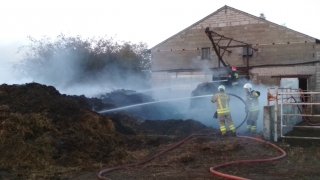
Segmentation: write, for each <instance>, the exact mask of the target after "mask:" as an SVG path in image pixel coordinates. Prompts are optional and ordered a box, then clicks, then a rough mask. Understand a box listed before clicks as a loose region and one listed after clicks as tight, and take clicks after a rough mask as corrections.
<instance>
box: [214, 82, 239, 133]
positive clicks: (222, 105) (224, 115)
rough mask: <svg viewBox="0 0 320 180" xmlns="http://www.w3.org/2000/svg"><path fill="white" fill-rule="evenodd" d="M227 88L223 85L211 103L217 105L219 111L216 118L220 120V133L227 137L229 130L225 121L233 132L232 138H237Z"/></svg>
mask: <svg viewBox="0 0 320 180" xmlns="http://www.w3.org/2000/svg"><path fill="white" fill-rule="evenodd" d="M225 89H226V88H225V87H224V86H223V85H220V86H219V87H218V93H216V94H214V95H213V97H212V99H211V102H212V103H216V107H217V111H216V113H215V116H214V118H218V120H219V125H220V131H221V134H222V136H225V135H226V133H227V128H226V125H225V121H227V123H228V125H229V129H230V131H232V134H231V136H236V127H235V126H234V124H233V122H232V118H231V114H230V108H229V101H230V97H229V95H228V94H226V93H225V92H224V91H225Z"/></svg>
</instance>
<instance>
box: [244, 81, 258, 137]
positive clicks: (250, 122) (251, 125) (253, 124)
mask: <svg viewBox="0 0 320 180" xmlns="http://www.w3.org/2000/svg"><path fill="white" fill-rule="evenodd" d="M243 88H244V89H245V91H246V99H245V102H246V104H247V106H246V113H247V114H248V116H247V131H246V133H245V134H246V135H254V134H255V133H256V131H257V120H258V116H259V112H260V106H259V99H258V98H259V96H260V92H259V91H255V90H253V89H252V85H251V84H250V83H246V84H245V85H244V86H243Z"/></svg>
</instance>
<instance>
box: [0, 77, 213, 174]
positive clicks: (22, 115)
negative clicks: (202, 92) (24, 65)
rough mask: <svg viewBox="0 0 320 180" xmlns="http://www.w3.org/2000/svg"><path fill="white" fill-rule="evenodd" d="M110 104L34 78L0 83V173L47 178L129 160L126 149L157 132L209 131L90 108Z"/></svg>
mask: <svg viewBox="0 0 320 180" xmlns="http://www.w3.org/2000/svg"><path fill="white" fill-rule="evenodd" d="M120 94H121V93H120V92H117V96H121V95H120ZM122 94H123V95H122V96H124V97H126V98H127V99H128V95H126V94H125V93H122ZM131 96H132V97H130V98H129V99H130V100H131V102H132V103H135V102H139V103H140V102H142V101H143V100H141V99H142V98H141V97H142V96H141V94H140V95H139V96H134V95H133V94H131ZM104 97H106V96H104ZM108 97H109V98H112V95H111V96H110V94H109V95H108ZM134 98H136V99H134ZM147 100H148V101H149V100H150V99H147ZM115 104H116V102H112V101H108V100H106V98H105V99H104V101H102V100H101V99H99V98H86V97H85V96H69V95H65V94H60V93H59V92H58V91H57V90H56V89H55V88H54V87H53V86H46V85H41V84H38V83H28V84H24V85H6V84H3V85H1V86H0V139H1V143H0V153H1V158H0V177H2V178H3V177H6V178H9V179H32V178H33V179H41V178H45V179H47V178H50V177H55V175H56V174H59V173H60V174H61V173H63V172H67V171H86V170H97V169H100V168H102V167H106V166H109V167H110V166H114V165H118V164H123V163H126V162H129V160H132V159H134V158H133V156H134V155H133V153H132V152H134V151H137V150H139V149H147V148H150V147H154V146H157V145H159V144H161V143H165V142H164V141H168V139H164V138H157V137H158V136H157V135H161V136H164V135H175V136H176V137H185V136H187V135H189V134H191V133H193V132H200V131H201V132H203V131H211V129H209V128H207V127H206V126H204V125H203V124H201V123H199V122H197V121H194V120H173V119H171V120H165V121H163V120H145V119H141V118H137V117H136V116H135V115H133V114H129V113H126V112H123V111H121V112H113V113H108V114H104V115H102V114H99V113H97V112H95V111H92V109H98V110H102V109H112V108H114V107H117V105H115ZM150 135H152V136H150ZM159 137H160V136H159ZM177 139H179V138H177ZM180 139H181V138H180ZM171 140H172V139H171Z"/></svg>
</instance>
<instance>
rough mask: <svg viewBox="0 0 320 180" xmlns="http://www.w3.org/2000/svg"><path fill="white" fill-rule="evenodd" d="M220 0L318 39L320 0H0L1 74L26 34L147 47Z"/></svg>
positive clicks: (220, 4) (211, 9) (201, 15)
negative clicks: (102, 39) (103, 39)
mask: <svg viewBox="0 0 320 180" xmlns="http://www.w3.org/2000/svg"><path fill="white" fill-rule="evenodd" d="M224 5H227V6H230V7H233V8H235V9H238V10H241V11H244V12H247V13H249V14H252V15H255V16H259V14H260V13H264V14H265V16H266V19H267V20H269V21H271V22H274V23H276V24H280V25H282V24H285V25H286V26H287V27H288V28H290V29H293V30H296V31H298V32H301V33H304V34H307V35H309V36H312V37H315V38H318V39H320V23H319V13H318V11H319V9H320V0H306V1H301V0H290V1H288V0H244V1H240V0H224V1H222V0H220V1H218V0H174V1H165V0H0V63H1V64H0V76H1V74H4V70H3V69H4V67H7V66H9V64H8V61H12V60H14V59H16V58H18V56H17V55H16V54H15V52H16V51H17V50H18V47H20V46H22V45H24V44H26V43H27V42H28V41H27V36H31V37H34V38H36V39H40V38H41V37H42V36H49V37H51V38H52V39H54V38H55V37H56V36H57V35H58V34H61V33H63V34H66V35H67V36H76V35H81V36H82V37H84V38H87V37H93V36H96V37H102V36H107V37H115V38H116V40H123V41H131V42H133V43H138V42H144V43H147V44H148V47H149V48H151V47H153V46H155V45H156V44H158V43H160V42H162V41H163V40H165V39H167V38H169V37H170V36H172V35H174V34H176V33H178V32H179V31H181V30H183V29H185V28H186V27H188V26H190V25H192V24H193V23H195V22H197V21H198V20H200V19H202V18H204V17H205V16H207V15H209V14H211V13H213V12H214V11H216V10H217V9H219V8H221V7H223V6H224ZM0 83H1V82H0Z"/></svg>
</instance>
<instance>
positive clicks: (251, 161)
mask: <svg viewBox="0 0 320 180" xmlns="http://www.w3.org/2000/svg"><path fill="white" fill-rule="evenodd" d="M228 95H231V96H234V97H237V98H239V99H240V100H241V101H242V102H243V103H244V104H245V106H246V103H245V101H244V100H243V99H242V98H241V97H239V96H237V95H235V94H228ZM247 116H248V114H247V113H246V117H245V119H244V120H243V121H242V123H240V125H238V126H237V127H236V129H238V128H239V127H241V126H242V124H243V123H244V122H245V121H246V119H247ZM198 136H207V134H191V135H189V136H188V137H186V138H184V139H183V140H181V141H180V142H178V143H177V144H175V145H173V146H171V147H170V148H168V149H165V150H162V151H160V152H159V153H157V154H156V155H154V156H152V157H150V158H147V159H144V160H142V161H140V162H137V163H131V164H125V165H121V166H115V167H111V168H106V169H103V170H101V171H100V172H99V173H98V175H97V178H98V179H100V180H109V179H108V178H106V177H104V176H103V175H104V174H105V173H107V172H111V171H115V170H118V169H124V168H127V167H132V166H137V165H142V164H146V163H148V162H149V161H152V160H153V159H155V158H157V157H159V156H161V155H162V154H164V153H166V152H169V151H171V150H173V149H175V148H177V147H179V146H180V145H182V144H183V143H185V142H186V141H188V140H190V139H191V138H193V137H198ZM237 137H240V138H247V139H251V140H255V141H259V142H263V143H266V144H269V145H270V146H272V147H274V148H276V149H277V150H279V151H280V152H282V155H281V156H278V157H274V158H269V159H254V160H240V161H232V162H226V163H224V164H220V165H216V166H213V167H210V172H211V173H212V174H214V175H217V176H220V177H225V178H229V179H235V180H247V179H246V178H242V177H238V176H233V175H229V174H224V173H221V172H218V171H216V169H219V168H222V167H225V166H229V165H233V164H240V163H254V162H267V161H275V160H279V159H281V158H284V157H285V156H286V152H285V151H284V150H282V149H281V148H280V147H278V146H276V145H274V144H272V143H269V142H267V141H264V140H261V139H258V138H254V137H248V136H240V135H237Z"/></svg>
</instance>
